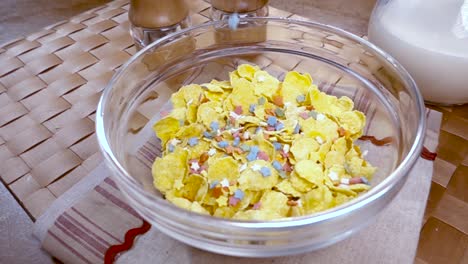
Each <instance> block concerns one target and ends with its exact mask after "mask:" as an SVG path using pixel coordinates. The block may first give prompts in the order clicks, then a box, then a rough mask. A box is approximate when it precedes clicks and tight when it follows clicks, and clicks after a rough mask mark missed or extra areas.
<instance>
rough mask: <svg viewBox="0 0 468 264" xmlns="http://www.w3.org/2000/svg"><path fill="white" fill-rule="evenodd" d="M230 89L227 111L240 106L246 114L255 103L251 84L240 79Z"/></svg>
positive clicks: (255, 99)
mask: <svg viewBox="0 0 468 264" xmlns="http://www.w3.org/2000/svg"><path fill="white" fill-rule="evenodd" d="M232 87H233V90H232V93H231V95H229V96H228V99H229V101H230V103H231V107H230V108H227V109H228V110H230V111H232V110H233V109H234V108H235V107H236V106H241V107H242V110H243V113H247V111H248V110H249V107H250V105H251V104H255V103H257V97H256V96H255V94H254V88H253V85H252V83H250V82H249V81H247V80H246V79H244V78H240V79H238V80H237V81H236V83H233V86H232Z"/></svg>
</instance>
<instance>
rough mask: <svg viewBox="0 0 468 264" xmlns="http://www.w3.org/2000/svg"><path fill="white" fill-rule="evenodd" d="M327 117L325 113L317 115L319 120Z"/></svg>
mask: <svg viewBox="0 0 468 264" xmlns="http://www.w3.org/2000/svg"><path fill="white" fill-rule="evenodd" d="M325 118H327V117H326V116H325V115H323V114H318V115H317V121H322V120H325Z"/></svg>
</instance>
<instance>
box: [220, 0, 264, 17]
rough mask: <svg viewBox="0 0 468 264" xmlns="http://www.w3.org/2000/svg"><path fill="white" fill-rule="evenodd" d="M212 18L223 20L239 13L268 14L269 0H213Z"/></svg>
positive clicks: (262, 15) (250, 15) (253, 15)
mask: <svg viewBox="0 0 468 264" xmlns="http://www.w3.org/2000/svg"><path fill="white" fill-rule="evenodd" d="M211 7H212V8H211V19H213V20H221V19H224V18H226V16H228V15H230V14H232V13H237V14H239V16H240V17H255V16H257V17H265V16H268V0H211Z"/></svg>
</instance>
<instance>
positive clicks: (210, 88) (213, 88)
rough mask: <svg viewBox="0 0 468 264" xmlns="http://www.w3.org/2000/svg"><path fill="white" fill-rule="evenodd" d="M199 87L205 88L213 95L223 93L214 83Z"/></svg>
mask: <svg viewBox="0 0 468 264" xmlns="http://www.w3.org/2000/svg"><path fill="white" fill-rule="evenodd" d="M201 87H203V88H206V89H207V90H208V91H210V92H213V93H223V92H224V90H223V88H222V87H221V86H220V85H217V84H215V83H204V84H202V85H201Z"/></svg>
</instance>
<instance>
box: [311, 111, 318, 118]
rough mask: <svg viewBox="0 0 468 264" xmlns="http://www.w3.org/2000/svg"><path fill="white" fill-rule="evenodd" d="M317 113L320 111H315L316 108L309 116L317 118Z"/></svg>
mask: <svg viewBox="0 0 468 264" xmlns="http://www.w3.org/2000/svg"><path fill="white" fill-rule="evenodd" d="M317 114H318V113H317V112H316V111H314V110H312V111H310V112H309V116H310V117H312V118H313V119H317Z"/></svg>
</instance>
